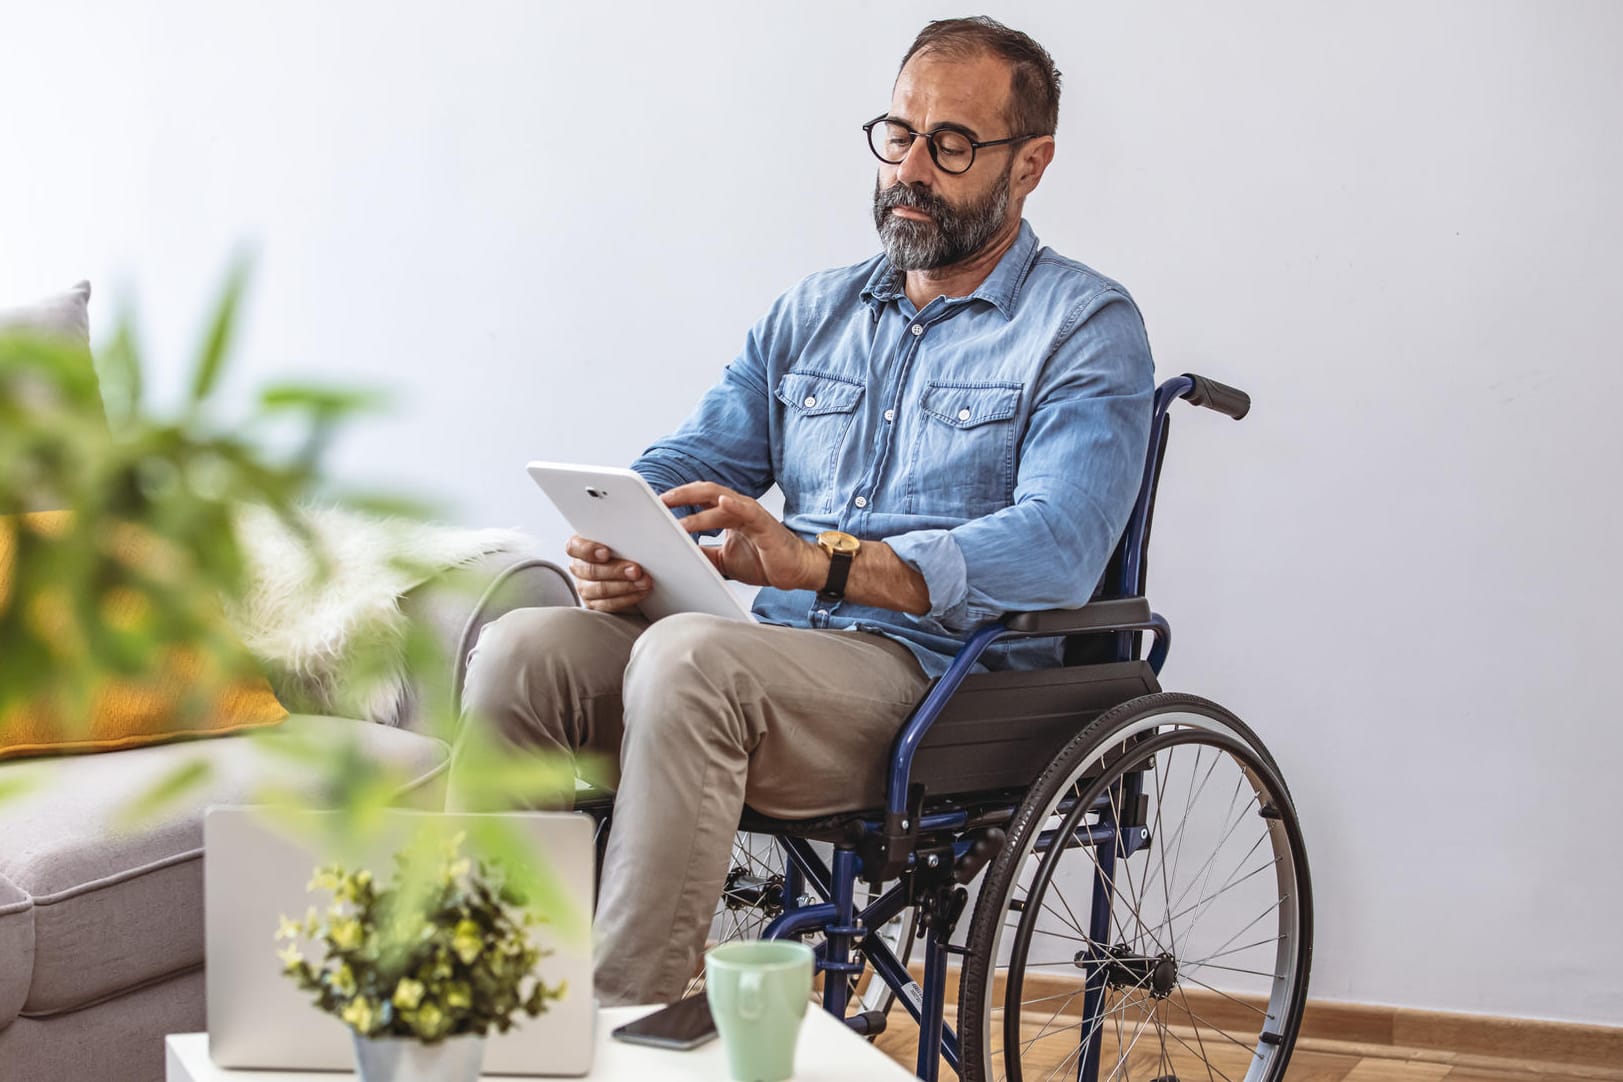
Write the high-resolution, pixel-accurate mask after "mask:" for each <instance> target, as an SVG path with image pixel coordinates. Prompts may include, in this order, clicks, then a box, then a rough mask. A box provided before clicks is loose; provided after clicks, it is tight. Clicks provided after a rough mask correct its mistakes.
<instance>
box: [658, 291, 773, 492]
mask: <svg viewBox="0 0 1623 1082" xmlns="http://www.w3.org/2000/svg"><path fill="white" fill-rule="evenodd" d="M770 319H771V317H770V316H768V317H767V318H766V319H763V320H762V321H761V322H760V323H759V324H757V325H756V326H755V327H754V328H753V329H752V330H751V331H750V333H749V336H748V337H747V338H746V339H745V342H744V349H743V351H742V352H741V353H739V355H738V357H737V358H736V359H735V360H734V361H733V363H732V364H729V365H728V366H727V368H726V370H725V371H724V372H723V373H722V376H721V379H720V380H719V381H718V382H717V383H716V384H715V385H714V386H713V387H711V388H710V389H709V390H708V391H706V392H705V395H704V397H703V398H701V399H700V400H699V404H698V406H696V407H695V408H694V410H693V412H692V413H691V414H689V415H688V418H687V420H685V421H683V422H682V424H681V427H679V428H678V429H677V430H676V431H675V432H673V433H671V434H670V435H669V436H666V437H665V438H664V439H662V440H659V441H658V442H656V443H655V444H653V445H652V446H651V447H649V448H648V449H647V450H646V451H644V452H643V453H642V455H641V456H640V457H638V459H637V460H636V461H635V462H633V463H632V464H631V468H632V469H633V470H635V471H637V472H638V473H639V474H641V475H642V477H643V479H644V480H645V481H647V482H648V484H649V487H651V488H652V489H653V490H654V491H655V492H664V491H665V490H666V489H671V488H675V487H676V486H677V485H683V484H687V483H689V482H692V481H714V482H716V483H718V484H722V485H726V486H727V487H728V488H730V489H733V490H734V491H735V492H741V493H743V494H744V495H746V496H751V497H756V496H759V495H761V493H763V492H765V491H766V490H767V489H768V488H770V487H772V482H773V471H772V452H771V427H770V426H771V414H772V411H771V408H770V396H769V395H768V394H767V383H766V375H765V373H766V363H765V348H766V343H767V340H768V338H769V330H768V328H769V325H770V323H769V321H770Z"/></svg>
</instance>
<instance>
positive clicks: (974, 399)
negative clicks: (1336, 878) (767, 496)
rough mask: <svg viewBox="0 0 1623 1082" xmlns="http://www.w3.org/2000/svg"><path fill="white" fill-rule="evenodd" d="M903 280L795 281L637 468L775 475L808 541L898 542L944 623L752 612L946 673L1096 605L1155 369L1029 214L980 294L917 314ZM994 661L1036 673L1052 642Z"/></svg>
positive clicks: (1124, 307) (1113, 303) (843, 275)
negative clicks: (978, 635)
mask: <svg viewBox="0 0 1623 1082" xmlns="http://www.w3.org/2000/svg"><path fill="white" fill-rule="evenodd" d="M902 285H903V276H902V274H901V273H900V272H898V271H897V270H896V269H895V268H894V267H892V266H891V264H890V262H889V260H887V259H886V258H885V257H883V256H876V257H874V258H873V259H870V260H868V261H867V262H865V263H859V264H857V265H856V266H854V267H846V268H843V269H840V270H831V271H824V272H822V273H819V274H813V275H811V276H810V277H809V278H806V279H805V280H804V281H802V282H800V283H799V284H798V285H796V286H794V287H793V288H791V289H790V290H789V291H788V292H787V293H785V294H783V296H781V297H779V298H778V300H777V301H776V302H775V303H774V304H773V305H772V308H771V310H770V311H768V312H767V314H766V315H765V316H764V317H763V318H762V319H761V321H760V322H759V323H757V324H756V325H755V327H754V328H753V329H752V330H751V331H750V333H749V335H748V337H747V338H746V339H745V342H744V349H743V352H742V353H740V354H739V356H738V358H737V359H736V360H734V361H733V363H732V364H730V365H728V366H727V369H726V371H725V372H724V373H723V375H722V377H721V380H720V382H719V383H717V384H716V385H715V386H714V387H712V388H711V389H710V390H709V391H708V392H707V393H706V394H705V396H704V398H703V399H702V400H701V401H700V402H699V405H698V407H697V408H696V409H695V410H694V411H693V413H692V415H691V416H689V417H688V419H687V420H686V421H685V422H684V423H683V424H682V426H681V427H680V428H678V429H677V430H676V432H674V433H673V434H671V435H670V436H668V437H667V438H665V439H663V440H660V441H659V442H658V443H656V444H654V445H653V446H652V447H650V448H648V450H647V451H645V452H644V453H643V455H642V457H640V458H639V459H637V461H636V462H634V463H633V464H632V468H633V469H635V470H636V471H637V472H638V473H640V474H641V475H642V476H643V477H644V478H645V479H646V480H647V481H648V483H649V484H650V485H651V486H652V487H653V488H654V489H655V491H664V490H666V489H669V488H673V487H675V486H676V485H679V484H683V483H686V482H689V481H715V482H717V483H720V484H723V485H726V486H728V487H729V488H733V489H735V490H737V491H739V492H742V493H744V494H746V495H748V496H752V497H757V496H760V495H761V493H763V492H765V491H766V490H767V489H768V488H769V487H771V486H772V484H773V483H774V482H775V483H776V484H777V485H778V486H779V487H780V488H781V489H782V491H783V496H784V514H783V521H784V523H785V524H786V525H787V526H788V527H789V529H791V530H793V531H794V532H795V533H796V534H798V535H800V536H801V537H803V538H806V539H808V540H811V539H814V538H815V537H816V535H817V534H818V533H820V532H821V531H823V530H844V531H845V532H847V533H850V534H853V535H855V536H856V537H859V538H862V539H864V540H882V541H884V542H885V543H886V544H888V545H889V546H890V547H891V548H892V549H894V550H895V552H896V554H897V556H899V557H900V558H901V559H902V560H903V562H905V563H907V564H908V565H909V566H911V567H913V568H914V569H915V570H917V571H918V572H919V574H920V575H922V576H923V578H924V582H925V584H926V586H927V587H928V589H929V594H930V610H929V612H927V613H924V614H922V615H918V616H914V615H910V614H908V613H903V612H895V611H892V610H889V609H881V608H873V607H870V606H866V605H858V604H854V603H852V602H849V601H846V602H842V603H838V604H829V603H825V602H821V601H819V600H818V598H817V595H816V593H815V592H814V591H810V590H792V591H788V590H778V589H773V588H771V587H768V588H765V589H762V590H761V592H760V593H759V595H757V597H756V600H755V605H754V611H755V614H756V616H757V617H758V618H759V619H761V620H762V621H763V622H766V623H772V624H784V625H789V626H792V627H811V628H834V629H847V628H855V629H858V630H862V631H872V632H878V633H880V634H882V635H886V636H889V637H890V638H893V639H896V640H898V641H900V642H901V643H903V644H904V645H906V646H907V647H908V648H909V649H910V650H912V652H913V654H914V655H915V656H916V657H917V658H918V660H919V663H920V665H921V666H922V667H923V668H924V671H925V672H926V673H927V674H929V675H930V676H939V675H940V674H941V673H943V672H944V671H946V667H947V663H948V661H949V660H950V659H951V656H952V654H953V653H955V652H956V651H957V649H958V647H959V645H960V644H961V643H962V642H963V640H964V639H965V638H966V637H967V635H968V633H969V632H970V631H971V630H973V629H974V627H975V626H976V625H977V624H980V623H982V622H984V621H987V620H991V619H995V618H997V617H998V616H1000V615H1002V614H1003V613H1005V612H1015V611H1028V610H1035V609H1050V608H1075V607H1077V606H1080V605H1083V604H1086V603H1087V601H1088V599H1089V598H1090V597H1091V596H1092V595H1093V592H1094V587H1095V586H1096V585H1097V583H1098V582H1099V579H1100V576H1101V575H1102V574H1103V573H1104V568H1105V564H1106V563H1107V562H1108V560H1109V558H1110V554H1111V552H1112V550H1113V549H1114V548H1115V545H1116V542H1117V540H1118V539H1119V538H1120V536H1121V533H1122V530H1123V529H1124V528H1125V526H1126V523H1127V517H1128V514H1129V513H1130V511H1131V509H1132V504H1133V499H1134V497H1135V496H1136V494H1137V491H1138V482H1139V478H1140V476H1141V474H1142V472H1143V468H1144V452H1145V448H1146V444H1147V442H1148V439H1149V421H1150V409H1151V398H1152V395H1153V390H1154V365H1153V362H1152V361H1151V358H1150V347H1149V341H1148V339H1147V338H1146V336H1145V333H1144V323H1143V320H1142V319H1141V318H1140V316H1139V312H1138V309H1137V307H1136V306H1135V305H1134V304H1133V301H1132V299H1131V298H1130V297H1129V296H1128V295H1127V292H1126V290H1124V289H1123V288H1122V287H1121V286H1120V285H1118V284H1116V283H1115V282H1113V281H1111V280H1110V279H1108V278H1105V277H1103V276H1101V275H1099V274H1097V273H1095V272H1094V271H1092V270H1090V269H1089V268H1087V267H1085V266H1083V265H1082V264H1080V263H1077V262H1075V261H1073V260H1070V259H1066V258H1065V257H1063V256H1060V255H1058V254H1056V253H1055V252H1053V251H1051V250H1050V249H1048V248H1042V247H1039V245H1038V242H1037V235H1036V234H1035V233H1034V232H1033V231H1032V229H1031V226H1030V225H1029V224H1027V223H1025V222H1022V223H1021V225H1020V233H1019V236H1018V237H1017V238H1016V240H1015V243H1014V245H1013V247H1011V248H1010V249H1009V251H1008V252H1006V253H1005V254H1004V256H1003V258H1002V260H1000V261H999V262H998V265H997V267H996V269H995V270H993V272H992V273H991V274H990V275H989V276H988V277H987V278H986V280H985V281H984V282H983V283H982V284H981V286H980V288H979V289H977V290H975V291H974V292H973V293H971V294H970V295H969V296H967V297H937V298H935V299H934V300H932V301H931V302H930V303H929V304H926V305H925V306H924V307H923V308H922V309H917V308H915V307H914V306H913V303H912V302H911V301H909V300H908V299H907V296H906V294H904V293H903V291H902ZM861 558H862V557H861V555H860V554H858V556H857V559H858V560H861ZM982 658H983V662H984V664H985V665H986V666H987V667H989V668H992V669H1004V668H1022V669H1023V668H1039V667H1043V666H1046V665H1053V664H1056V663H1057V662H1058V660H1059V644H1058V643H1057V642H1055V641H1052V640H1032V641H1016V642H1011V643H1008V644H998V645H996V646H994V647H992V648H991V649H990V650H988V651H987V652H986V653H985V654H984V655H982Z"/></svg>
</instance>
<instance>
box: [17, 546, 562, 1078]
mask: <svg viewBox="0 0 1623 1082" xmlns="http://www.w3.org/2000/svg"><path fill="white" fill-rule="evenodd" d="M455 576H456V577H457V578H459V579H463V580H467V579H474V580H477V581H478V582H479V583H482V584H483V585H484V588H483V589H482V590H479V591H477V592H473V593H470V592H469V591H467V590H466V589H465V586H466V581H464V582H462V583H457V584H453V583H450V582H441V583H436V584H430V585H429V586H425V587H421V588H419V589H418V590H417V591H415V592H414V593H413V594H412V595H409V596H408V597H407V599H406V604H407V608H408V609H409V610H410V611H412V612H413V616H414V618H415V619H419V620H423V621H426V622H427V623H428V624H429V625H431V626H432V627H434V629H435V631H436V634H437V636H438V638H439V639H440V640H441V642H442V643H443V644H444V646H445V648H446V653H447V657H448V658H449V659H451V660H450V664H452V665H454V666H456V668H457V676H458V677H460V671H461V668H462V666H463V664H464V663H465V660H466V657H467V653H468V650H469V649H470V648H471V647H472V644H473V642H474V641H475V640H476V638H477V636H478V633H479V631H480V629H481V628H483V627H484V625H485V624H487V623H489V622H490V621H491V620H493V619H495V618H496V617H498V616H500V615H501V614H502V613H504V612H507V611H509V610H511V609H514V608H519V607H523V606H530V605H573V604H577V603H578V602H577V600H576V598H575V595H574V590H573V587H572V586H571V585H570V583H569V580H568V578H567V577H566V576H565V575H564V574H563V573H562V572H561V571H559V570H558V569H557V568H556V567H554V566H552V565H551V564H548V563H546V562H544V561H541V560H535V559H519V560H515V559H514V558H513V557H511V556H504V557H488V558H486V559H485V560H484V561H482V562H481V563H479V564H476V565H472V566H470V567H468V568H465V569H463V570H461V571H459V572H456V573H455ZM453 586H455V588H453ZM457 683H458V684H460V679H458V680H457ZM421 705H422V704H421V702H420V701H419V702H418V703H417V705H416V708H411V709H407V710H405V711H403V713H402V716H401V718H400V719H399V723H398V724H396V725H393V726H390V725H379V724H370V723H367V722H363V721H355V720H351V719H344V718H326V717H312V716H306V715H295V716H294V717H291V718H289V719H288V720H287V721H286V722H284V723H283V725H284V726H285V727H287V728H289V729H295V730H302V731H306V732H316V733H321V734H331V735H332V736H333V737H335V738H340V737H344V736H347V735H349V734H351V733H358V734H359V735H360V738H361V740H362V741H363V744H364V747H365V748H366V749H367V751H368V753H369V754H372V755H375V756H377V757H378V758H379V759H382V760H386V761H388V762H390V763H392V764H395V765H398V766H400V767H404V768H406V769H407V770H409V776H410V777H412V778H413V779H414V780H413V781H412V783H411V784H410V785H409V786H407V788H406V790H405V791H403V792H402V793H401V794H400V799H401V801H402V803H405V804H409V805H413V806H419V807H431V808H432V807H440V806H442V804H443V800H444V781H445V773H446V768H447V764H448V761H449V749H448V748H447V747H446V746H445V745H444V744H443V743H441V742H440V741H438V740H435V739H433V738H431V737H428V736H424V735H422V734H421V733H420V732H418V731H416V730H415V727H416V726H417V725H418V724H419V719H420V718H421V716H422V715H423V713H424V711H423V710H422V709H421ZM182 756H188V757H195V756H202V757H204V758H206V760H207V761H208V762H209V764H210V765H211V767H212V771H211V774H210V778H209V780H208V782H207V784H206V785H205V786H204V787H203V788H202V789H200V790H196V791H194V792H192V793H190V794H188V795H187V796H186V797H185V799H184V802H183V803H182V804H180V805H179V806H177V807H176V808H174V809H173V810H172V811H169V812H167V813H165V814H164V815H163V816H162V818H161V819H158V820H156V821H151V822H147V823H144V824H142V825H141V826H140V827H139V828H136V829H131V828H129V827H128V826H127V825H125V824H123V823H121V822H119V821H117V816H118V813H119V810H120V808H121V807H122V806H124V804H125V803H126V802H127V801H128V800H129V799H130V798H131V797H133V796H135V795H137V794H139V793H141V792H144V791H145V790H146V789H147V788H148V787H149V786H150V785H151V784H152V782H153V781H154V780H155V779H157V778H159V777H162V776H163V775H164V774H165V773H166V772H167V771H168V770H169V769H170V768H172V767H173V766H174V765H175V763H176V762H177V761H179V757H182ZM23 779H29V780H37V781H38V782H39V784H38V785H37V787H35V788H33V789H32V790H31V791H30V792H29V793H27V794H26V795H24V796H22V797H20V798H13V799H9V800H4V801H0V1082H55V1080H58V1079H60V1080H62V1082H70V1080H71V1082H97V1080H107V1082H158V1080H160V1079H162V1078H163V1072H164V1067H163V1037H164V1034H166V1033H184V1032H193V1031H196V1030H201V1029H203V1028H205V1026H206V1024H207V1019H206V1017H205V1014H204V1004H203V967H204V964H205V959H204V956H203V953H204V952H203V868H202V862H203V851H202V846H203V821H202V814H203V809H204V808H205V807H207V806H208V805H210V804H232V803H237V804H240V803H244V802H246V801H247V800H248V799H249V797H250V796H251V795H252V794H253V793H254V792H255V791H256V790H258V789H259V788H260V786H261V785H263V784H264V783H266V782H271V781H275V782H277V783H279V784H288V785H291V786H293V787H295V788H299V787H301V786H302V790H303V791H304V792H305V793H307V794H308V796H309V798H310V800H311V802H312V803H313V804H319V803H320V799H321V797H320V794H319V793H318V792H314V791H312V788H313V787H312V785H311V783H310V781H309V780H308V779H304V778H300V777H299V776H297V775H295V774H294V773H293V768H292V767H290V766H289V765H288V764H287V763H286V762H284V761H280V760H271V759H267V758H266V757H265V756H263V754H262V753H260V752H259V750H258V746H257V744H256V743H255V742H254V741H252V740H249V739H247V738H244V737H221V738H216V739H208V740H199V741H185V742H181V743H176V744H165V745H160V746H156V747H146V748H133V749H129V750H126V751H118V752H105V753H102V754H97V755H80V756H64V757H61V758H56V759H43V760H42V759H34V760H21V761H12V762H7V763H0V785H4V784H6V783H7V782H10V781H19V780H23ZM266 943H267V944H269V943H270V940H269V938H267V939H266ZM267 949H270V947H269V946H267Z"/></svg>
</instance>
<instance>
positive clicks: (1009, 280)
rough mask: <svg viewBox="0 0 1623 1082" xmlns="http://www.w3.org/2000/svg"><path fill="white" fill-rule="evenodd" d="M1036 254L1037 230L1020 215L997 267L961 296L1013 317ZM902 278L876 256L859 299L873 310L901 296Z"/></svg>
mask: <svg viewBox="0 0 1623 1082" xmlns="http://www.w3.org/2000/svg"><path fill="white" fill-rule="evenodd" d="M1036 256H1037V233H1036V231H1035V230H1034V229H1032V228H1031V223H1030V222H1028V221H1026V220H1025V219H1024V218H1022V219H1021V220H1020V232H1019V233H1018V234H1017V235H1016V236H1015V238H1014V243H1013V244H1012V245H1010V246H1009V250H1008V251H1007V252H1004V253H1003V258H1002V259H1000V260H998V262H997V266H996V267H993V268H992V273H991V274H988V275H987V276H986V281H984V282H982V283H981V284H980V288H978V289H976V290H975V292H973V293H971V294H970V295H969V296H968V297H967V298H965V299H966V300H983V301H986V302H987V303H989V304H991V305H992V306H993V307H995V308H996V309H997V310H998V311H999V312H1002V313H1003V318H1004V319H1013V318H1014V302H1015V301H1016V299H1018V298H1019V296H1020V287H1021V286H1023V285H1025V284H1026V276H1027V275H1028V274H1030V273H1031V264H1032V263H1033V262H1034V261H1035V259H1036ZM903 281H904V277H903V274H902V272H901V271H899V270H897V269H896V268H895V267H894V266H892V265H891V262H890V260H889V259H887V258H885V257H884V256H880V257H879V265H878V266H876V267H875V268H874V270H873V273H872V274H871V275H869V276H868V282H867V284H866V285H864V286H863V287H862V293H861V294H860V295H861V297H862V300H863V302H864V303H866V304H867V305H868V307H869V308H872V309H874V310H875V311H876V313H877V310H878V309H879V308H880V307H881V306H883V305H885V304H888V303H889V302H891V301H893V300H896V299H898V298H900V297H901V296H902V295H903V293H902V285H903ZM876 318H877V315H876Z"/></svg>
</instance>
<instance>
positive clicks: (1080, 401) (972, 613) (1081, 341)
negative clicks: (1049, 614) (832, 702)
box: [886, 290, 1155, 631]
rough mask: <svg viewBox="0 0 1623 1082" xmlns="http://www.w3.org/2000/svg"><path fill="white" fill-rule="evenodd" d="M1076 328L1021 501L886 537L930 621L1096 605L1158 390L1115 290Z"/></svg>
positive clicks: (1026, 457)
mask: <svg viewBox="0 0 1623 1082" xmlns="http://www.w3.org/2000/svg"><path fill="white" fill-rule="evenodd" d="M1065 327H1066V328H1068V329H1067V330H1062V332H1061V334H1060V336H1059V338H1058V340H1057V341H1056V342H1055V343H1054V346H1053V349H1052V350H1051V356H1050V357H1049V359H1048V361H1047V363H1046V364H1045V365H1044V367H1043V370H1042V375H1041V377H1040V378H1039V381H1038V386H1037V388H1036V390H1035V393H1034V395H1033V407H1032V412H1031V416H1030V419H1029V422H1028V424H1027V426H1026V430H1025V432H1024V434H1023V436H1022V437H1021V441H1020V452H1019V460H1018V470H1017V472H1016V478H1015V489H1014V499H1013V502H1012V503H1011V505H1010V506H1008V507H1005V508H1002V509H1001V510H998V511H995V512H993V513H992V514H989V515H986V516H984V517H981V518H977V519H972V520H970V521H968V522H965V523H963V524H962V525H959V526H956V527H954V528H953V529H950V530H920V531H916V532H911V533H905V534H900V535H897V536H895V537H890V538H886V543H887V544H889V545H890V547H891V548H892V549H894V550H895V551H896V553H897V555H898V556H899V557H900V558H901V559H902V560H903V561H904V562H905V563H907V564H908V565H910V566H911V567H913V568H914V569H915V570H917V571H918V572H919V574H920V575H922V576H923V577H924V580H925V583H926V584H927V586H928V587H929V591H930V615H931V616H932V617H933V618H935V619H937V620H939V621H940V622H941V623H942V625H943V626H945V627H947V628H949V629H951V630H953V631H962V630H964V629H966V628H968V627H970V626H972V625H974V624H976V623H979V622H981V621H983V620H987V619H991V618H994V617H996V616H998V615H1001V614H1003V613H1005V612H1025V611H1033V610H1041V609H1052V608H1076V607H1079V606H1081V605H1084V604H1086V603H1087V601H1088V599H1089V598H1090V597H1091V596H1092V594H1093V590H1094V587H1095V586H1096V584H1097V583H1098V582H1099V579H1100V577H1101V576H1102V575H1103V574H1104V569H1105V566H1106V564H1107V563H1108V562H1109V560H1110V554H1111V552H1112V551H1113V550H1114V549H1115V546H1116V543H1117V541H1118V540H1119V539H1120V537H1121V534H1122V531H1123V530H1124V529H1125V528H1126V525H1127V519H1128V516H1129V515H1130V514H1131V512H1132V507H1133V501H1134V499H1135V498H1136V496H1137V493H1138V485H1139V480H1140V478H1141V476H1142V474H1143V470H1144V453H1145V449H1146V447H1147V445H1148V441H1149V425H1150V413H1151V404H1152V401H1153V396H1154V385H1155V368H1154V362H1153V360H1152V359H1151V356H1150V347H1149V339H1148V337H1147V336H1146V334H1145V332H1144V323H1143V320H1142V318H1141V317H1140V316H1139V313H1138V309H1137V308H1136V307H1135V306H1134V304H1133V302H1132V301H1131V300H1130V299H1129V298H1128V297H1127V296H1126V295H1125V294H1124V293H1121V292H1118V291H1114V290H1112V291H1107V292H1105V293H1103V294H1102V295H1101V296H1099V297H1097V298H1094V299H1091V300H1089V301H1087V302H1085V303H1084V304H1083V305H1081V306H1079V308H1078V311H1077V312H1076V313H1075V315H1074V318H1072V319H1070V320H1067V321H1066V324H1065Z"/></svg>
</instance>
